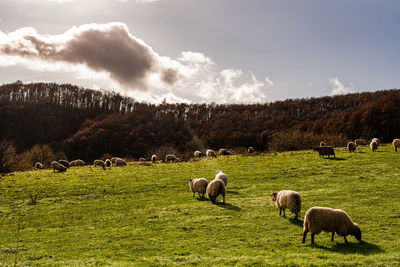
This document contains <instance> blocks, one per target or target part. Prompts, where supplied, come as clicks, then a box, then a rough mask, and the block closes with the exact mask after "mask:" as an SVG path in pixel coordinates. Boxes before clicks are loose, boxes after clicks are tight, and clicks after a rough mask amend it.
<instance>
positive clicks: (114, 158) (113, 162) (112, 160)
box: [111, 157, 119, 164]
mask: <svg viewBox="0 0 400 267" xmlns="http://www.w3.org/2000/svg"><path fill="white" fill-rule="evenodd" d="M117 159H119V158H118V157H112V158H111V164H115V161H116V160H117Z"/></svg>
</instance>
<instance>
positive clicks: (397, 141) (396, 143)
mask: <svg viewBox="0 0 400 267" xmlns="http://www.w3.org/2000/svg"><path fill="white" fill-rule="evenodd" d="M392 145H393V147H394V151H396V152H397V148H398V147H400V139H394V140H393V142H392Z"/></svg>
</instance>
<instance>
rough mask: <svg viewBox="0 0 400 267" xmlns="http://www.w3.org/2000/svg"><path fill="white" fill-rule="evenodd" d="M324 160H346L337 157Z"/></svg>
mask: <svg viewBox="0 0 400 267" xmlns="http://www.w3.org/2000/svg"><path fill="white" fill-rule="evenodd" d="M325 159H329V160H346V159H345V158H339V157H336V158H325Z"/></svg>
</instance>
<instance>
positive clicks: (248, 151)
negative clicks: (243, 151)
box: [247, 146, 254, 154]
mask: <svg viewBox="0 0 400 267" xmlns="http://www.w3.org/2000/svg"><path fill="white" fill-rule="evenodd" d="M253 152H254V148H253V147H252V146H251V147H249V148H248V149H247V153H249V154H251V153H253Z"/></svg>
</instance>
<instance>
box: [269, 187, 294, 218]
mask: <svg viewBox="0 0 400 267" xmlns="http://www.w3.org/2000/svg"><path fill="white" fill-rule="evenodd" d="M271 196H272V201H274V202H275V204H276V206H277V207H278V208H279V215H281V214H282V210H283V217H286V214H285V209H289V210H290V211H291V212H292V213H294V214H295V217H294V218H295V219H296V220H298V215H299V213H300V210H301V197H300V194H299V193H297V192H296V191H292V190H281V191H279V192H273V193H272V195H271Z"/></svg>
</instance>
